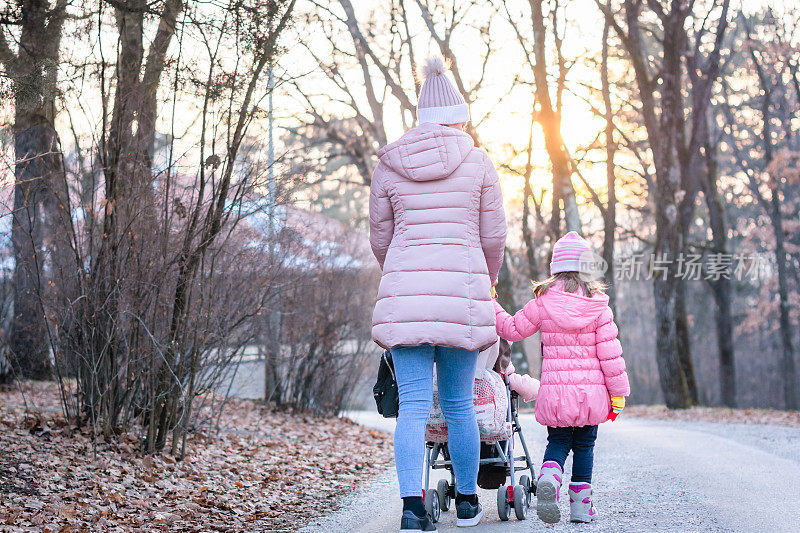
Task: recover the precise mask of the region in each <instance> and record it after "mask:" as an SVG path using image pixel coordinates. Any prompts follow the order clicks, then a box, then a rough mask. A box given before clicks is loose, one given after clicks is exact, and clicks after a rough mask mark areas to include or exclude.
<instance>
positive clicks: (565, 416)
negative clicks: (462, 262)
mask: <svg viewBox="0 0 800 533" xmlns="http://www.w3.org/2000/svg"><path fill="white" fill-rule="evenodd" d="M592 257H593V255H592V251H591V248H590V247H589V244H588V243H587V242H586V241H585V240H583V239H582V238H581V237H580V235H578V234H577V233H575V232H574V231H571V232H569V233H568V234H567V235H565V236H564V237H562V238H561V239H559V240H558V242H556V244H555V245H554V246H553V259H552V262H551V263H550V273H551V276H550V278H548V279H547V280H545V281H543V282H540V283H536V284H535V285H534V294H535V296H536V297H535V298H534V299H533V300H531V301H530V302H528V304H527V305H525V307H524V308H523V309H522V310H520V311H519V312H518V313H516V314H515V315H514V316H513V317H512V316H510V315H509V314H508V313H506V312H505V311H504V310H503V308H502V307H500V305H499V304H497V302H495V312H496V315H497V333H498V334H499V335H500V336H501V337H502V338H504V339H507V340H509V341H518V340H522V339H524V338H526V337H530V336H531V335H533V334H534V333H536V332H537V331H541V332H542V358H543V360H542V379H541V386H540V388H539V394H538V397H537V400H536V408H535V414H536V420H537V421H538V422H539V423H541V424H543V425H546V426H547V432H548V437H547V448H546V450H545V454H544V461H543V463H542V468H541V472H540V474H539V479H538V484H537V492H536V497H537V502H538V503H537V514H538V515H539V518H541V519H542V520H544V521H545V522H548V523H556V522H558V521H559V520H560V519H561V514H560V511H559V508H558V501H559V489H560V488H561V478H562V475H563V471H564V461H565V460H566V458H567V455H568V454H569V452H570V450H572V479H571V482H570V484H569V497H570V498H569V500H570V519H571V520H572V521H573V522H591V521H593V520H595V519H596V517H597V514H596V511H595V509H594V506H593V505H592V497H591V496H592V485H591V482H592V463H593V460H594V443H595V439H596V438H597V426H598V424H600V423H602V422H605V421H606V420H609V419H610V420H613V419H615V418H616V416H617V415H618V414H619V412H620V411H621V410H622V408H623V407H624V406H625V397H626V396H628V395H629V394H630V386H629V384H628V375H627V373H626V372H625V361H624V360H623V359H622V346H621V345H620V343H619V340H617V326H616V324H614V316H613V314H612V312H611V308H610V307H609V306H608V296H606V295H605V294H603V292H602V290H603V285H602V283H600V282H598V281H596V280H594V279H592V276H591V270H590V269H589V268H588V267H589V266H590V263H591V261H592Z"/></svg>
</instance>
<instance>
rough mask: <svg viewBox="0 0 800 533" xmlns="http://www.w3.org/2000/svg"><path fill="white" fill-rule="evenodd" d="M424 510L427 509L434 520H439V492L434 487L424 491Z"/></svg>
mask: <svg viewBox="0 0 800 533" xmlns="http://www.w3.org/2000/svg"><path fill="white" fill-rule="evenodd" d="M425 510H426V511H428V513H429V514H430V515H431V518H432V519H433V521H434V522H438V521H439V514H440V507H439V494H438V493H437V491H436V489H428V490H426V491H425Z"/></svg>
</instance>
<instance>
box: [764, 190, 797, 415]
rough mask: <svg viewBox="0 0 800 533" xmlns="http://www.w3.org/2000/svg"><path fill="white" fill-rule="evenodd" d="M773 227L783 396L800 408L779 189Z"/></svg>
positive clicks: (774, 200)
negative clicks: (799, 404)
mask: <svg viewBox="0 0 800 533" xmlns="http://www.w3.org/2000/svg"><path fill="white" fill-rule="evenodd" d="M770 205H771V207H772V228H773V231H774V235H775V260H776V262H777V264H778V302H779V305H780V319H779V320H780V332H781V349H782V356H781V374H782V375H783V398H784V404H785V407H786V409H789V410H792V411H796V410H797V409H798V397H797V371H796V368H795V364H794V346H793V343H792V333H793V332H792V328H791V319H790V316H789V312H790V304H789V286H788V280H787V272H786V262H787V254H786V248H785V246H784V239H785V236H784V234H783V214H782V213H781V201H780V198H779V191H778V190H777V188H776V189H773V190H772V201H771V204H770Z"/></svg>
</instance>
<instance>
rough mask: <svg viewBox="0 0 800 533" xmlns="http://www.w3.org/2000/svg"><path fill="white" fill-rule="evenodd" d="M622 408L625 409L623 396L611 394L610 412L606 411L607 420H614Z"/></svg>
mask: <svg viewBox="0 0 800 533" xmlns="http://www.w3.org/2000/svg"><path fill="white" fill-rule="evenodd" d="M623 409H625V398H623V397H614V396H612V397H611V412H610V413H608V420H611V421H612V422H613V421H615V420H616V419H617V417H618V416H619V414H620V413H621V412H622V410H623Z"/></svg>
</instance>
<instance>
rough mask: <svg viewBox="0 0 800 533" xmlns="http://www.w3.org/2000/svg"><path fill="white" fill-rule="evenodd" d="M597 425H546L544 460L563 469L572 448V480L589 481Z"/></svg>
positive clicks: (574, 481)
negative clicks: (560, 426) (573, 426)
mask: <svg viewBox="0 0 800 533" xmlns="http://www.w3.org/2000/svg"><path fill="white" fill-rule="evenodd" d="M596 439H597V426H583V427H577V428H572V427H568V428H555V427H550V426H548V427H547V449H545V451H544V461H543V462H547V461H555V462H557V463H558V464H559V465H560V466H561V469H562V470H563V469H564V461H566V460H567V455H568V454H569V451H570V450H572V482H573V483H591V482H592V464H593V463H594V441H595V440H596Z"/></svg>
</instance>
